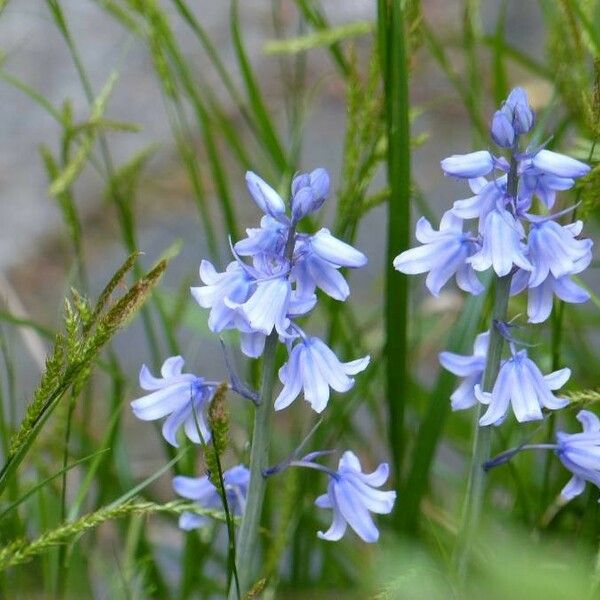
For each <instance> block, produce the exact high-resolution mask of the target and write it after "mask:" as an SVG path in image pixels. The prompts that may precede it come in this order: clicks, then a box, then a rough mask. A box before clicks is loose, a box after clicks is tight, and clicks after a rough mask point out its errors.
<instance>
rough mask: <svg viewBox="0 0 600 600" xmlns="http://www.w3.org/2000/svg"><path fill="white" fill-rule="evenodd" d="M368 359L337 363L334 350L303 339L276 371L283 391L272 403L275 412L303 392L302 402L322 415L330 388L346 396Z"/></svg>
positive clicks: (319, 343) (310, 338)
mask: <svg viewBox="0 0 600 600" xmlns="http://www.w3.org/2000/svg"><path fill="white" fill-rule="evenodd" d="M369 360H370V357H369V356H365V357H363V358H360V359H358V360H353V361H350V362H346V363H343V362H340V360H339V359H338V357H337V356H336V355H335V353H334V352H333V350H331V348H329V347H328V346H327V345H326V344H325V343H324V342H322V341H321V340H320V339H319V338H317V337H305V338H302V339H301V340H300V341H299V342H298V343H296V345H295V346H294V347H293V348H292V349H291V351H290V354H289V358H288V361H287V362H286V363H285V364H284V365H283V366H282V367H281V369H279V379H280V381H281V383H283V389H282V390H281V393H280V394H279V396H277V398H276V400H275V410H282V409H284V408H286V407H287V406H289V405H290V404H291V403H292V402H293V401H294V400H295V399H296V398H297V397H298V395H299V394H300V392H301V391H302V390H304V398H305V400H306V401H307V402H308V403H309V404H310V405H311V407H312V409H313V410H314V411H315V412H317V413H321V412H322V411H323V410H324V409H325V407H326V406H327V403H328V402H329V388H331V389H333V390H335V391H336V392H347V391H348V390H350V388H352V386H353V385H354V379H352V378H351V377H349V375H356V374H357V373H360V372H361V371H364V370H365V369H366V368H367V365H368V364H369Z"/></svg>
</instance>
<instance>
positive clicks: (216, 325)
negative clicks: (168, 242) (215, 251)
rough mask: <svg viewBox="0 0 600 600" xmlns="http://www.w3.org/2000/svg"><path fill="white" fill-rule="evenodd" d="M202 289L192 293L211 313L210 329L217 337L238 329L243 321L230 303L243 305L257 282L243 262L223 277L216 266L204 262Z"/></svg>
mask: <svg viewBox="0 0 600 600" xmlns="http://www.w3.org/2000/svg"><path fill="white" fill-rule="evenodd" d="M200 280H201V281H202V282H203V283H204V284H205V285H204V286H202V287H192V288H190V291H191V293H192V296H193V297H194V299H195V300H196V302H197V303H198V304H199V305H200V306H201V307H202V308H208V309H210V315H209V317H208V327H209V329H210V330H211V331H212V332H214V333H220V332H221V331H223V330H225V329H231V328H232V327H235V326H236V324H237V322H238V321H239V315H238V312H237V311H236V310H235V309H233V308H231V307H230V306H228V304H227V303H226V301H228V302H233V303H236V304H243V303H244V302H246V300H247V299H248V297H249V295H250V291H251V289H252V286H253V285H254V281H255V280H254V278H253V277H252V276H251V275H250V273H249V271H248V270H247V269H245V268H244V267H243V266H242V265H240V263H239V262H237V261H233V262H230V263H229V265H227V269H226V270H225V271H224V272H223V273H217V271H216V269H215V268H214V266H213V265H212V263H211V262H210V261H208V260H203V261H202V262H201V263H200Z"/></svg>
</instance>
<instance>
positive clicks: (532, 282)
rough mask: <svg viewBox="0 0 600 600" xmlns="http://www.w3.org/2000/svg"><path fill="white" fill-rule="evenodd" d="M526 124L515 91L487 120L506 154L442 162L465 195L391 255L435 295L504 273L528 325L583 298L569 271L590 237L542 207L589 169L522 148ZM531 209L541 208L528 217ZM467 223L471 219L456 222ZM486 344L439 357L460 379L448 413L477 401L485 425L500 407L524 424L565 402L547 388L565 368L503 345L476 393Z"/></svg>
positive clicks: (476, 290) (576, 268) (523, 100)
mask: <svg viewBox="0 0 600 600" xmlns="http://www.w3.org/2000/svg"><path fill="white" fill-rule="evenodd" d="M534 121H535V119H534V113H533V110H532V109H531V107H530V106H529V103H528V99H527V94H526V93H525V91H524V90H523V89H521V88H516V89H514V90H513V91H512V92H511V93H510V95H509V96H508V98H507V100H506V102H505V103H504V105H503V106H502V108H500V110H498V111H496V113H495V114H494V117H493V119H492V124H491V132H490V133H491V137H492V139H493V140H494V141H495V143H496V144H497V145H498V146H499V147H500V148H501V149H506V150H507V151H508V152H507V156H501V155H495V154H493V153H491V152H489V151H487V150H480V151H478V152H472V153H470V154H462V155H454V156H450V157H449V158H446V159H444V160H442V162H441V166H442V170H443V171H444V173H445V174H446V175H448V176H451V177H455V178H458V179H465V180H467V181H468V183H469V186H470V188H471V191H472V192H473V194H474V195H473V196H471V197H470V198H467V199H465V200H457V201H456V202H454V205H453V207H452V208H451V209H450V210H449V211H447V212H446V213H445V214H444V215H443V217H442V219H441V222H440V228H439V231H436V230H434V229H433V227H432V226H431V224H430V223H429V221H427V219H425V218H421V219H420V220H419V221H418V223H417V227H416V237H417V240H418V241H419V242H421V243H422V244H423V245H422V246H420V247H418V248H413V249H411V250H407V251H406V252H403V253H402V254H400V255H399V256H398V257H396V259H395V261H394V265H395V267H396V269H398V270H399V271H401V272H403V273H410V274H414V273H424V272H428V276H427V280H426V285H427V287H428V289H429V290H430V292H431V293H432V294H433V295H435V296H437V295H438V294H439V293H440V290H441V289H442V287H443V286H444V285H445V284H446V283H447V282H448V281H449V280H450V279H451V278H452V277H455V279H456V283H457V285H458V286H459V287H460V288H461V289H462V290H464V291H466V292H469V293H470V294H474V295H477V294H480V293H482V292H483V290H484V286H483V285H482V284H481V281H480V280H479V278H478V277H477V273H479V272H483V271H487V270H489V269H492V270H493V271H494V272H495V274H496V275H497V276H498V277H505V276H510V277H511V278H512V279H511V294H512V295H515V294H518V293H520V292H523V291H525V290H527V297H528V307H527V314H528V317H529V322H531V323H541V322H543V321H545V320H546V319H547V318H548V317H549V315H550V312H551V310H552V303H553V297H554V296H557V297H558V298H560V299H561V300H563V301H564V302H571V303H580V302H585V301H586V300H588V299H589V294H588V293H587V292H586V291H585V290H584V289H583V288H581V287H580V286H579V285H578V284H577V283H575V282H574V281H573V280H572V276H573V275H577V274H579V273H581V272H582V271H583V270H584V269H585V268H586V267H587V266H588V265H589V264H590V262H591V260H592V252H591V248H592V241H591V240H588V239H580V237H579V236H580V234H581V231H582V228H583V223H582V222H581V221H575V222H573V223H570V224H567V225H561V224H560V223H559V222H558V219H559V218H560V217H562V216H564V215H565V214H566V213H568V212H569V210H567V211H560V212H554V213H552V212H551V210H552V208H553V206H554V204H555V201H556V192H557V191H560V190H568V189H570V188H571V187H573V185H574V184H575V180H576V179H577V178H578V177H581V176H583V175H585V174H586V173H587V172H588V171H589V167H588V166H587V165H586V164H584V163H582V162H580V161H578V160H575V159H573V158H570V157H568V156H565V155H563V154H558V153H557V152H553V151H550V150H547V149H545V148H544V147H539V146H537V147H536V146H532V147H527V148H525V149H522V141H521V140H522V136H523V135H525V134H527V133H529V132H530V130H531V129H532V127H533V124H534ZM536 200H537V202H536ZM534 208H538V209H539V210H538V212H539V213H541V214H534V212H533V210H534ZM470 221H474V225H473V226H472V227H470V228H467V227H465V222H470ZM487 340H488V334H487V333H486V334H482V335H481V336H479V337H478V339H477V341H476V344H475V352H474V354H473V356H471V357H467V356H459V355H456V354H452V353H449V352H442V353H441V354H440V362H441V364H442V366H444V367H445V368H446V369H448V370H449V371H451V372H452V373H454V374H455V375H458V376H460V377H464V378H465V379H464V381H463V383H462V384H461V385H460V387H459V388H458V389H457V390H456V391H455V392H454V394H453V395H452V397H451V401H452V408H453V409H454V410H459V409H464V408H469V407H471V406H473V405H475V404H476V403H477V402H480V403H482V404H485V405H488V410H487V412H486V413H485V415H483V417H482V418H481V421H480V423H481V424H482V425H490V424H499V423H501V422H502V421H503V420H504V418H505V416H506V414H507V411H508V407H509V406H512V408H513V412H514V414H515V416H516V418H517V420H518V421H521V422H523V421H531V420H537V419H542V418H543V414H542V410H541V409H542V408H548V409H557V408H562V407H563V406H564V405H565V404H566V401H565V400H564V399H561V398H556V397H555V396H554V395H553V394H552V393H551V390H556V389H558V387H560V386H561V385H563V384H564V383H565V382H566V381H567V379H568V378H569V374H570V372H569V370H568V369H563V370H561V371H557V372H556V373H552V374H550V375H546V376H543V375H542V374H541V372H540V370H539V369H538V367H537V366H536V365H535V364H534V362H533V361H532V360H531V359H530V358H529V357H528V356H527V352H526V351H525V350H520V351H517V350H516V349H515V344H512V343H511V344H510V349H511V356H510V357H509V358H508V359H507V360H506V361H504V362H503V363H502V367H501V370H500V374H499V376H498V378H497V381H496V383H495V385H494V388H493V390H492V391H491V392H490V393H488V392H483V391H482V390H481V387H480V384H481V380H482V376H483V372H484V367H485V362H486V355H487Z"/></svg>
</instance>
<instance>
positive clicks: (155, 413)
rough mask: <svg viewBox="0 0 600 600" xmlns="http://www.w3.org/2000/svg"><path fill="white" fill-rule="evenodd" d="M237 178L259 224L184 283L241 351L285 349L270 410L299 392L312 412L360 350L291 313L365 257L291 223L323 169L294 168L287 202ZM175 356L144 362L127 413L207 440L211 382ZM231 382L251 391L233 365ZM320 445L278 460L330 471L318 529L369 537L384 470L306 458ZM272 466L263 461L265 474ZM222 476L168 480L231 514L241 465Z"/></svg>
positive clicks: (373, 533)
mask: <svg viewBox="0 0 600 600" xmlns="http://www.w3.org/2000/svg"><path fill="white" fill-rule="evenodd" d="M246 184H247V187H248V191H249V193H250V196H251V197H252V199H253V200H254V202H255V203H256V205H257V206H258V207H259V208H260V209H261V211H262V212H263V213H264V214H263V216H262V219H261V221H260V226H259V227H257V228H252V229H247V230H246V237H245V238H244V239H242V240H240V241H238V242H237V243H235V244H232V246H231V252H232V259H233V260H232V261H231V262H230V263H229V264H228V265H227V267H226V268H225V270H224V271H223V272H219V271H218V270H217V269H216V268H215V266H214V265H213V264H212V263H211V262H209V261H207V260H203V261H202V262H201V264H200V280H201V282H202V285H201V286H197V287H192V288H191V294H192V296H193V298H194V299H195V300H196V302H197V303H198V304H199V305H200V306H201V307H202V308H205V309H209V311H210V313H209V316H208V326H209V328H210V330H211V331H213V332H214V333H217V334H218V333H221V332H222V331H225V330H237V331H238V332H239V334H240V347H241V350H242V352H243V353H244V354H245V355H246V356H248V357H251V358H258V357H260V356H261V355H262V354H263V353H264V352H265V347H266V340H267V338H269V337H270V336H272V337H273V338H276V339H278V340H279V341H280V342H281V343H283V344H285V346H286V349H287V352H288V359H287V361H286V362H285V363H284V364H283V366H282V367H281V368H280V370H279V379H280V380H281V383H282V384H283V387H282V389H281V392H280V393H279V395H278V396H277V398H276V399H275V402H274V408H275V410H282V409H284V408H286V407H288V406H289V405H290V404H291V403H292V402H293V401H294V400H295V399H296V398H297V397H298V396H299V395H300V394H301V393H302V394H303V396H304V399H305V400H306V401H307V402H308V403H309V404H310V406H311V407H312V409H313V410H314V411H315V412H317V413H321V412H322V411H323V410H324V409H325V408H326V407H327V404H328V402H329V397H330V390H335V391H336V392H347V391H349V390H350V389H351V388H352V386H353V385H354V379H353V377H352V376H353V375H356V374H358V373H360V372H361V371H363V370H364V369H365V368H366V367H367V365H368V364H369V357H368V356H365V357H363V358H360V359H358V360H352V361H349V362H342V361H340V359H339V358H338V357H337V356H336V354H335V352H334V351H333V350H332V349H331V348H329V347H328V346H327V345H326V344H325V342H324V341H323V340H321V339H320V338H318V337H316V336H314V335H307V334H306V333H305V332H304V330H303V329H302V328H301V326H300V324H299V322H298V319H299V318H300V317H303V316H305V315H307V314H308V313H309V312H310V311H311V310H312V309H313V308H314V307H315V305H316V303H317V290H320V291H321V292H323V293H325V294H326V295H328V296H330V297H331V298H333V299H335V300H338V301H345V300H347V299H348V297H349V295H350V288H349V286H348V283H347V281H346V279H345V278H344V276H343V275H342V273H341V272H340V269H342V268H358V267H362V266H364V265H365V264H366V262H367V259H366V257H365V255H364V254H362V252H360V251H358V250H357V249H356V248H353V247H352V246H350V245H349V244H347V243H345V242H343V241H341V240H339V239H337V238H336V237H334V236H333V235H332V234H331V232H330V231H329V230H328V229H325V228H322V229H319V230H318V231H317V232H316V233H314V234H309V233H304V232H301V231H299V230H298V225H299V222H300V221H301V220H302V219H303V218H304V217H306V216H307V215H309V214H311V213H314V212H315V211H317V210H318V209H319V208H321V206H322V205H323V203H324V202H325V200H326V199H327V197H328V196H329V175H328V174H327V172H326V171H325V170H324V169H315V170H314V171H312V172H311V173H300V174H298V175H296V176H295V177H294V179H293V181H292V185H291V199H290V201H289V203H286V202H285V201H284V200H283V199H282V198H281V196H280V195H279V194H278V193H277V192H276V191H275V190H274V189H273V188H272V187H271V186H269V185H268V184H267V183H266V182H265V181H263V180H262V179H261V178H260V177H258V176H257V175H255V174H254V173H247V175H246ZM183 364H184V361H183V358H182V357H180V356H175V357H171V358H168V359H167V360H166V361H165V363H164V364H163V367H162V369H161V375H162V377H161V378H155V377H153V376H152V375H151V373H150V371H149V370H148V368H147V367H146V366H143V367H142V370H141V372H140V386H141V387H142V388H143V389H144V390H146V391H148V392H150V393H148V394H147V395H145V396H143V397H141V398H139V399H137V400H134V401H133V402H132V403H131V406H132V409H133V411H134V414H135V415H136V416H137V417H138V418H140V419H142V420H145V421H153V420H157V419H162V418H164V417H166V420H165V421H164V424H163V429H162V432H163V436H164V438H165V439H166V440H167V442H168V443H169V444H171V445H173V446H177V445H178V441H177V434H178V431H179V430H180V429H182V430H183V432H184V433H185V435H186V436H187V438H188V439H189V440H191V441H192V442H193V443H195V444H206V443H207V442H209V441H210V439H211V436H212V432H211V428H210V423H209V422H208V419H207V416H206V415H207V410H208V407H209V406H210V403H211V402H212V400H213V397H214V395H215V392H216V390H217V388H218V385H219V384H218V382H214V381H207V380H205V379H204V378H202V377H199V376H196V375H192V374H189V373H182V369H183ZM230 387H231V388H232V389H234V390H235V391H238V392H239V393H240V394H242V395H246V396H248V397H249V398H250V399H252V400H254V401H256V400H257V399H256V397H255V396H256V395H255V394H253V393H250V392H249V391H248V389H247V388H246V386H244V385H243V384H240V382H239V380H238V379H237V377H236V376H235V374H233V373H231V382H230ZM261 401H262V399H261ZM327 453H328V452H325V453H324V452H313V453H312V454H310V455H308V457H305V460H302V461H295V460H288V461H285V462H284V463H282V465H284V466H285V467H288V466H298V467H307V468H313V469H317V470H319V471H322V472H325V473H327V474H328V475H329V477H330V483H329V487H328V492H327V494H325V495H324V496H321V497H319V498H318V499H317V502H316V504H317V506H319V507H322V508H330V509H332V510H333V514H334V518H333V524H332V526H331V528H330V529H329V530H328V531H327V532H326V533H324V534H321V533H319V537H321V538H323V539H326V540H339V539H340V538H341V537H342V536H343V534H344V532H345V531H346V525H347V524H349V525H350V526H351V528H352V529H354V531H356V533H357V534H358V535H359V536H360V537H361V538H362V539H363V540H364V541H366V542H374V541H376V540H377V539H378V536H379V532H378V530H377V528H376V527H375V524H374V523H373V520H372V518H371V516H370V512H373V513H379V514H384V513H389V512H390V511H391V510H392V507H393V504H394V499H395V492H393V491H386V492H384V491H380V490H376V489H375V488H378V487H380V486H381V485H383V484H384V483H385V481H386V480H387V477H388V466H387V464H385V463H384V464H381V465H380V466H379V467H378V468H377V470H376V471H375V472H374V473H372V474H370V475H367V474H363V473H362V470H361V466H360V463H359V461H358V458H357V457H356V456H355V455H354V454H353V453H352V452H350V451H347V452H346V453H344V455H343V457H342V459H341V460H340V463H339V466H338V470H337V471H332V470H330V469H328V468H326V467H323V466H322V465H319V464H318V463H315V462H314V461H313V460H312V459H313V458H315V457H317V456H321V455H323V454H327ZM279 470H281V469H274V470H273V469H272V470H271V473H268V472H266V471H265V475H267V474H275V472H278V471H279ZM267 471H268V470H267ZM223 483H224V489H225V492H224V495H225V498H222V497H221V496H220V495H219V492H218V490H217V489H216V488H215V487H214V486H213V484H212V483H211V482H210V480H209V478H208V476H204V477H200V478H191V477H183V476H178V477H175V478H174V480H173V488H174V490H175V491H176V492H177V493H178V494H179V495H180V496H183V497H184V498H187V499H190V500H193V501H194V502H196V503H197V504H198V505H199V506H200V507H202V508H204V509H218V508H219V507H220V506H221V505H222V503H223V502H224V501H226V502H227V505H228V506H229V508H230V512H231V513H232V514H233V515H238V516H239V515H242V514H243V513H244V508H245V504H246V496H247V491H248V487H249V485H250V471H249V470H248V469H247V468H246V467H245V466H243V465H238V466H236V467H233V468H231V469H229V470H227V471H225V472H224V474H223ZM207 522H208V520H207V519H206V517H204V516H201V515H199V514H195V513H184V514H182V516H181V518H180V522H179V525H180V527H181V528H182V529H185V530H189V529H193V528H196V527H201V526H203V525H205V524H206V523H207Z"/></svg>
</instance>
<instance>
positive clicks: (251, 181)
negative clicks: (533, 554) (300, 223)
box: [246, 171, 288, 223]
mask: <svg viewBox="0 0 600 600" xmlns="http://www.w3.org/2000/svg"><path fill="white" fill-rule="evenodd" d="M246 185H247V187H248V191H249V192H250V195H251V196H252V199H253V200H254V202H255V203H256V205H257V206H258V208H260V210H262V211H263V212H264V213H265V214H266V215H271V216H272V217H273V218H274V219H276V220H277V221H281V222H282V223H287V222H288V218H287V216H286V214H285V211H286V206H285V202H284V201H283V198H282V197H281V196H280V195H279V194H278V193H277V192H276V191H275V190H274V189H273V188H272V187H271V186H270V185H269V184H268V183H267V182H266V181H263V180H262V179H261V178H260V177H259V176H258V175H257V174H256V173H253V172H252V171H248V172H247V173H246Z"/></svg>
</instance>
